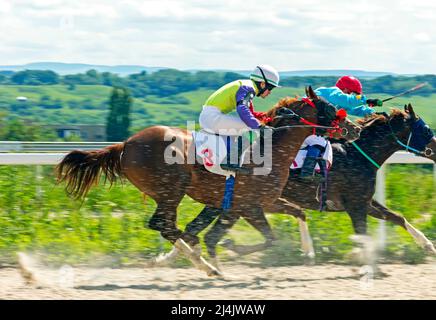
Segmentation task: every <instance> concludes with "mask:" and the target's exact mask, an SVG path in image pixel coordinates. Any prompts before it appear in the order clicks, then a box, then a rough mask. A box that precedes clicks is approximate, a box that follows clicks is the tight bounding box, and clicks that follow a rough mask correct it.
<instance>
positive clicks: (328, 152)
mask: <svg viewBox="0 0 436 320" xmlns="http://www.w3.org/2000/svg"><path fill="white" fill-rule="evenodd" d="M313 145H320V146H323V147H325V151H324V154H323V159H324V160H326V161H327V169H330V167H331V166H332V164H333V150H332V145H331V143H330V141H328V140H326V139H324V138H323V137H320V136H316V135H311V136H308V137H307V138H306V140H304V142H303V144H302V145H301V148H300V150H299V151H298V153H297V156H296V157H295V159H294V160H293V161H292V164H291V169H298V168H301V167H302V166H303V163H304V159H306V154H307V150H302V149H304V148H306V147H307V146H313ZM315 170H317V171H320V169H319V165H318V164H317V165H316V166H315Z"/></svg>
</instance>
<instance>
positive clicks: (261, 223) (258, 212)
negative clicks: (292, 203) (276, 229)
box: [226, 207, 275, 255]
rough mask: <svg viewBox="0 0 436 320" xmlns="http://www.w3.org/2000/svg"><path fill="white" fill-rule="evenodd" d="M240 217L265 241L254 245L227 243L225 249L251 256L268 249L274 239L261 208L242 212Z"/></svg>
mask: <svg viewBox="0 0 436 320" xmlns="http://www.w3.org/2000/svg"><path fill="white" fill-rule="evenodd" d="M241 216H242V217H243V218H244V219H245V220H246V221H247V222H248V223H249V224H251V225H252V226H253V227H254V228H255V229H256V230H257V231H259V232H260V233H261V234H262V235H263V236H264V237H265V239H266V240H265V242H264V243H260V244H254V245H236V244H233V243H228V244H227V246H226V247H227V248H228V249H230V250H233V251H235V252H236V253H238V254H240V255H246V254H251V253H254V252H257V251H261V250H265V249H267V248H269V247H270V246H271V245H272V244H273V241H274V240H275V237H274V234H273V232H272V229H271V226H270V225H269V223H268V221H267V220H266V217H265V214H264V212H263V209H262V208H261V207H257V208H254V209H251V210H250V211H247V212H245V211H244V213H241Z"/></svg>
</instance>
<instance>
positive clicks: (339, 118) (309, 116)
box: [268, 86, 361, 141]
mask: <svg viewBox="0 0 436 320" xmlns="http://www.w3.org/2000/svg"><path fill="white" fill-rule="evenodd" d="M346 115H347V114H346V112H345V110H342V109H341V110H339V111H338V110H337V109H336V107H335V106H334V105H332V104H331V103H329V102H328V101H326V100H325V99H323V98H321V97H318V96H317V95H316V93H315V91H314V90H313V89H312V87H311V86H309V87H306V98H303V99H301V101H300V100H297V99H294V98H289V97H288V98H284V99H282V100H280V101H279V102H278V103H277V105H276V106H275V107H274V108H273V109H272V110H271V111H270V112H269V113H268V116H269V117H270V118H272V121H271V122H270V125H271V126H273V127H281V126H289V125H314V127H315V125H318V126H324V127H337V128H338V129H337V130H331V132H332V134H333V137H334V138H339V137H340V138H345V139H346V140H348V141H353V140H356V139H357V138H358V137H359V134H360V131H361V128H360V127H359V126H358V125H356V124H354V123H353V122H351V121H350V120H348V119H346ZM317 130H320V131H323V132H325V131H326V129H322V128H321V129H317Z"/></svg>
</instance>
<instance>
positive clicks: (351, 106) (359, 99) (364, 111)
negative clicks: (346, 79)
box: [315, 89, 374, 117]
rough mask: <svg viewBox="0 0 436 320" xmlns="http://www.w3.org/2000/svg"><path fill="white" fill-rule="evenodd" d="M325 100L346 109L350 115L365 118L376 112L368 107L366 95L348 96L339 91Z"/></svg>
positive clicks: (331, 93) (334, 91) (333, 92)
mask: <svg viewBox="0 0 436 320" xmlns="http://www.w3.org/2000/svg"><path fill="white" fill-rule="evenodd" d="M315 93H316V92H315ZM321 96H323V95H321ZM324 98H326V99H327V101H328V102H330V103H331V104H333V105H335V106H339V107H341V108H344V109H345V110H346V111H347V113H348V114H349V115H353V116H358V117H363V116H366V115H369V114H371V113H373V112H374V109H373V108H371V107H368V106H367V105H366V97H365V96H364V95H354V94H346V93H343V92H342V91H341V90H340V89H337V90H333V91H331V92H330V94H329V95H328V96H326V97H324Z"/></svg>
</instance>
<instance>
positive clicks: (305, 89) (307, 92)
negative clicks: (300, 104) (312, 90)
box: [304, 87, 310, 98]
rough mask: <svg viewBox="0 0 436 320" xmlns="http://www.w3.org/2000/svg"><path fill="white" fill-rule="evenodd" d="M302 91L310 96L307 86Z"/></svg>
mask: <svg viewBox="0 0 436 320" xmlns="http://www.w3.org/2000/svg"><path fill="white" fill-rule="evenodd" d="M304 91H305V92H306V97H308V98H310V96H309V88H308V87H305V88H304Z"/></svg>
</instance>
